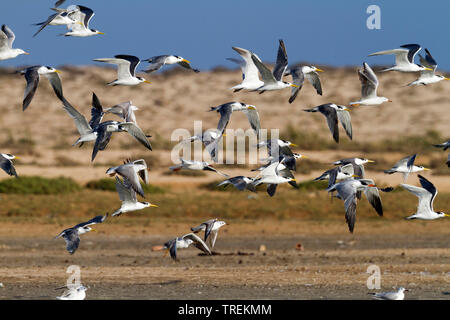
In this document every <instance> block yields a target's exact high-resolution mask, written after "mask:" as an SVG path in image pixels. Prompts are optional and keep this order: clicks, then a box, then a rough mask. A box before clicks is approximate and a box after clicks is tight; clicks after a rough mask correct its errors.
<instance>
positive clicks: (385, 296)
mask: <svg viewBox="0 0 450 320" xmlns="http://www.w3.org/2000/svg"><path fill="white" fill-rule="evenodd" d="M405 291H409V290H408V289H405V288H398V290H397V291H393V292H378V293H376V292H369V294H370V295H372V296H373V298H374V299H376V300H403V299H405V294H404V292H405Z"/></svg>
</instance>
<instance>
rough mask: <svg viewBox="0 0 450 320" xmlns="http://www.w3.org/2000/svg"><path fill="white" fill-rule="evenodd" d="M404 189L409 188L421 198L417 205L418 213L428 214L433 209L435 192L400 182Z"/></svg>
mask: <svg viewBox="0 0 450 320" xmlns="http://www.w3.org/2000/svg"><path fill="white" fill-rule="evenodd" d="M400 186H402V187H403V188H404V189H406V190H408V191H409V192H411V193H412V194H414V195H415V196H416V197H417V198H419V204H418V205H417V213H423V214H427V213H429V212H430V210H432V209H431V208H432V200H433V198H434V197H433V194H432V193H430V192H429V191H427V190H426V189H424V188H420V187H416V186H412V185H409V184H404V183H402V184H400Z"/></svg>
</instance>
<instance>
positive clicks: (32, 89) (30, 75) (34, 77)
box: [22, 67, 39, 111]
mask: <svg viewBox="0 0 450 320" xmlns="http://www.w3.org/2000/svg"><path fill="white" fill-rule="evenodd" d="M38 68H39V67H31V68H28V69H27V70H26V72H25V79H26V80H27V87H26V88H25V93H24V97H23V103H22V108H23V111H25V109H26V108H28V106H29V105H30V103H31V100H33V97H34V94H35V93H36V90H37V87H38V85H39V74H38V71H37V69H38Z"/></svg>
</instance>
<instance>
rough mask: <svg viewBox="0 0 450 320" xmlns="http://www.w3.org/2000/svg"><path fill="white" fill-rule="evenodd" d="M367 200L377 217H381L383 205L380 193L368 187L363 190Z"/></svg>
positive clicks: (374, 188)
mask: <svg viewBox="0 0 450 320" xmlns="http://www.w3.org/2000/svg"><path fill="white" fill-rule="evenodd" d="M364 194H365V195H366V198H367V200H368V201H369V203H370V204H371V205H372V207H373V208H374V209H375V210H376V212H377V213H378V215H379V216H383V205H382V203H381V198H380V193H379V191H378V188H376V187H368V188H366V190H364Z"/></svg>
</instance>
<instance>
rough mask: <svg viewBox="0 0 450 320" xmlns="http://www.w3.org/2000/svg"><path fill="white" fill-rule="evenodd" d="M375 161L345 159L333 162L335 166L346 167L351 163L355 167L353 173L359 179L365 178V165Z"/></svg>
mask: <svg viewBox="0 0 450 320" xmlns="http://www.w3.org/2000/svg"><path fill="white" fill-rule="evenodd" d="M374 162H375V161H373V160H369V159H366V158H345V159H341V160H337V161H335V162H333V164H334V165H346V164H349V163H351V164H352V166H353V172H354V174H355V175H356V176H358V177H359V178H364V174H365V172H364V164H366V163H374Z"/></svg>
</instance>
